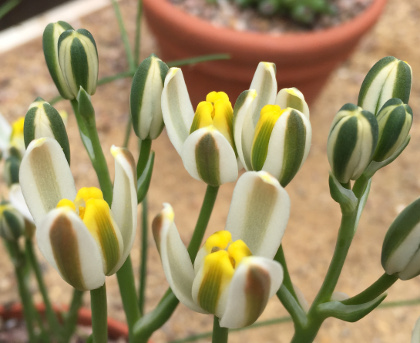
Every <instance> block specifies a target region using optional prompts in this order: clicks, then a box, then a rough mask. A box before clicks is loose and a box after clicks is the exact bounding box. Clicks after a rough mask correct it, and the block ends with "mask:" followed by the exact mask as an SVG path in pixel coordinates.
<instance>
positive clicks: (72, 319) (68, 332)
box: [63, 289, 85, 342]
mask: <svg viewBox="0 0 420 343" xmlns="http://www.w3.org/2000/svg"><path fill="white" fill-rule="evenodd" d="M84 294H85V292H83V291H78V290H77V289H75V290H73V298H72V300H71V303H70V309H69V310H68V312H67V313H66V317H65V320H64V329H63V338H64V342H68V341H69V339H70V337H71V336H72V335H73V333H74V331H75V330H76V325H77V317H78V313H79V309H80V307H81V306H82V304H83V295H84Z"/></svg>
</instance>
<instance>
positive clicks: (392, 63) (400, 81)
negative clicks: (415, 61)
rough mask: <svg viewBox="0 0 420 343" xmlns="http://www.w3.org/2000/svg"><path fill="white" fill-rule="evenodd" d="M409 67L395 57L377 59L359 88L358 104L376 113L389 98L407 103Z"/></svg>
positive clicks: (408, 96)
mask: <svg viewBox="0 0 420 343" xmlns="http://www.w3.org/2000/svg"><path fill="white" fill-rule="evenodd" d="M411 74H412V72H411V67H410V66H409V64H408V63H407V62H403V61H401V60H399V59H397V58H395V57H392V56H388V57H384V58H382V59H381V60H379V61H378V62H377V63H376V64H375V65H374V66H373V67H372V68H371V69H370V70H369V72H368V73H367V75H366V77H365V79H364V80H363V83H362V86H361V88H360V93H359V100H358V103H357V104H358V105H359V106H360V107H362V108H363V109H364V110H366V111H369V112H372V113H373V114H375V115H376V114H377V113H378V112H379V111H380V109H381V107H382V106H383V105H384V104H385V102H387V101H388V100H389V99H392V98H398V99H401V101H402V102H403V103H405V104H407V103H408V99H409V98H410V91H411V78H412V75H411Z"/></svg>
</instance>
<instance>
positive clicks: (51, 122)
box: [23, 97, 70, 164]
mask: <svg viewBox="0 0 420 343" xmlns="http://www.w3.org/2000/svg"><path fill="white" fill-rule="evenodd" d="M37 125H39V127H38V128H37ZM46 127H49V128H50V131H49V132H48V131H46V130H45V128H46ZM23 135H24V139H25V147H26V148H27V147H28V145H29V144H30V143H31V142H32V141H33V140H34V139H38V138H42V137H50V138H54V139H55V140H56V141H57V142H58V143H59V144H60V146H61V148H62V149H63V152H64V155H65V156H66V159H67V162H68V163H69V164H70V144H69V138H68V136H67V131H66V126H65V125H64V122H63V119H62V118H61V115H60V113H58V111H57V110H56V109H55V108H54V107H53V106H51V105H50V104H49V103H48V102H46V101H44V100H43V99H42V98H39V97H38V98H36V99H35V101H34V102H33V103H32V104H31V105H30V107H29V110H28V112H27V113H26V116H25V124H24V127H23Z"/></svg>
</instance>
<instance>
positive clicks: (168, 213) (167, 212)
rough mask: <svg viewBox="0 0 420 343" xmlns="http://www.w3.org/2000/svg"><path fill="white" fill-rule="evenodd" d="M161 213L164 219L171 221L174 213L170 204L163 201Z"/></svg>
mask: <svg viewBox="0 0 420 343" xmlns="http://www.w3.org/2000/svg"><path fill="white" fill-rule="evenodd" d="M161 213H162V215H163V217H164V218H165V219H166V220H169V221H171V222H173V221H174V218H175V213H174V209H173V208H172V206H171V204H169V203H167V202H165V203H164V204H163V210H162V212H161Z"/></svg>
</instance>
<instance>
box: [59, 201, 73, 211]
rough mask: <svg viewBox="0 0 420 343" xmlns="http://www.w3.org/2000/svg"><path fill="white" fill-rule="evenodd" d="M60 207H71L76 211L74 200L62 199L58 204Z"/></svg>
mask: <svg viewBox="0 0 420 343" xmlns="http://www.w3.org/2000/svg"><path fill="white" fill-rule="evenodd" d="M59 207H70V208H71V209H72V210H73V211H76V206H75V205H74V202H73V201H71V200H69V199H61V200H60V201H59V202H58V204H57V208H59Z"/></svg>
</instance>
